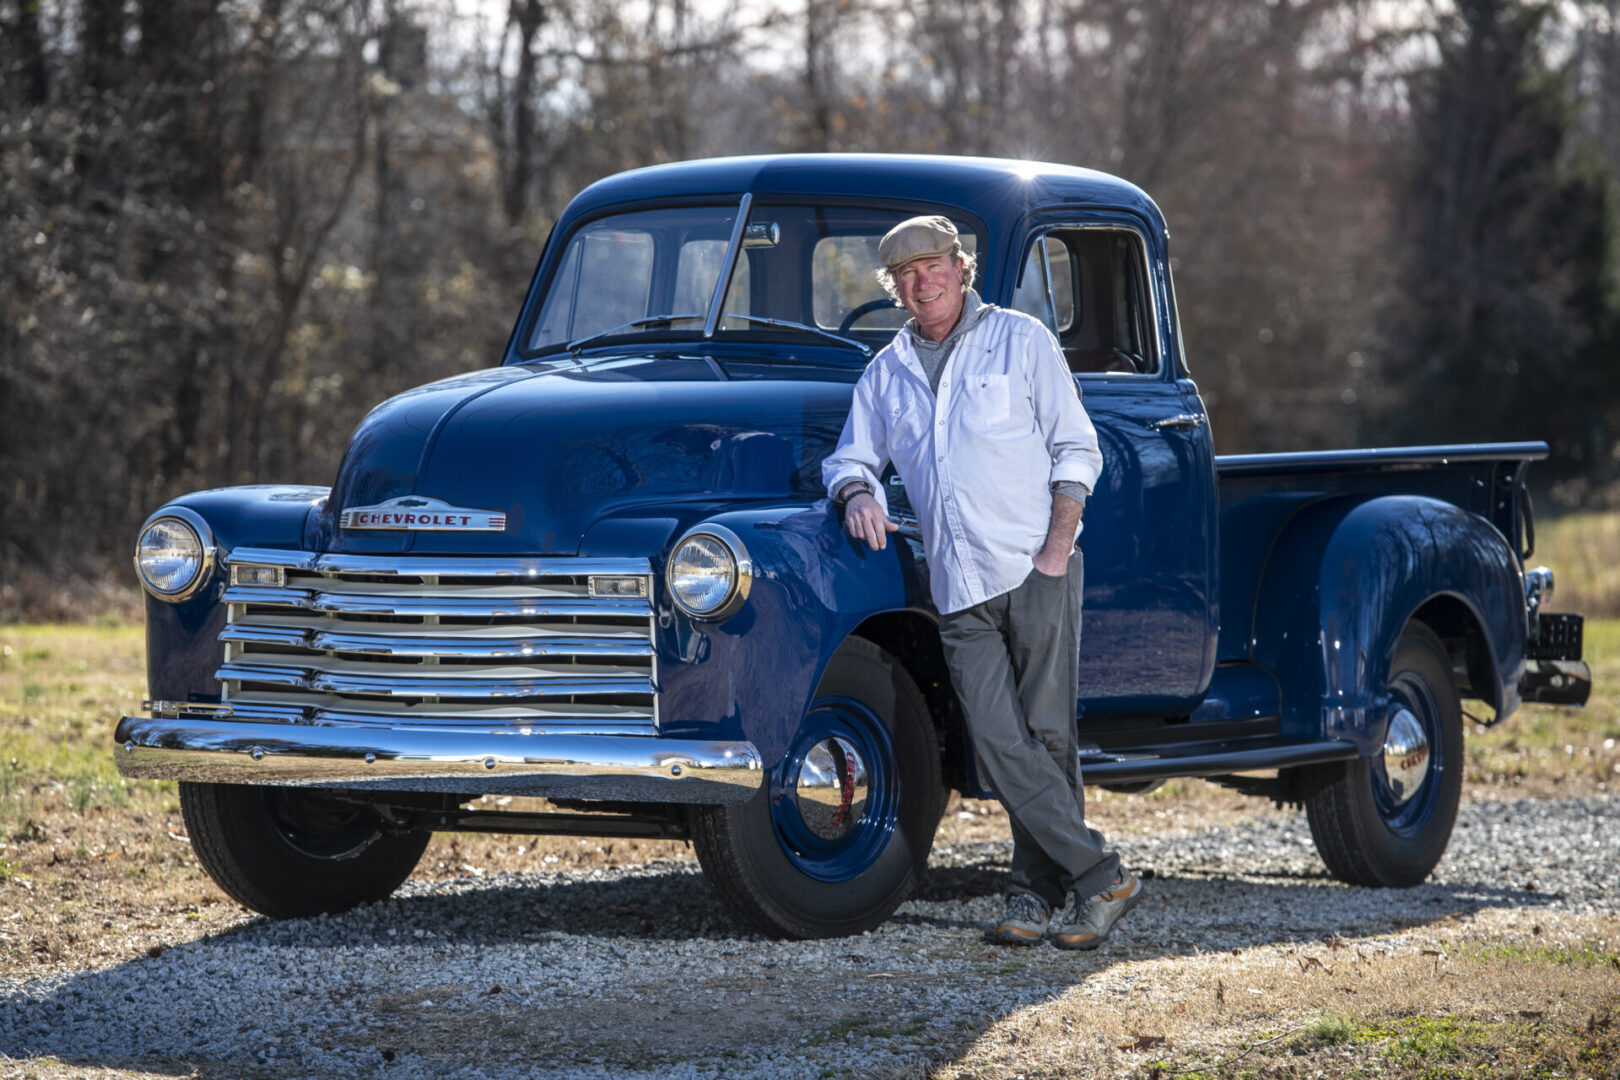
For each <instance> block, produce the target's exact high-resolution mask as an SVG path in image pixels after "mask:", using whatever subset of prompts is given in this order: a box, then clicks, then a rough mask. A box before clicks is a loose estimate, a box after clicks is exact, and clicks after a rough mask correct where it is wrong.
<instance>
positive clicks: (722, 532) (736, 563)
mask: <svg viewBox="0 0 1620 1080" xmlns="http://www.w3.org/2000/svg"><path fill="white" fill-rule="evenodd" d="M700 537H703V538H708V539H711V540H716V541H718V542H719V544H720V546H721V547H722V548H724V549H725V551H726V553H727V554H728V555H729V556H730V557H731V562H732V580H731V587H730V589H729V590H727V592H726V594H725V596H724V597H723V598H722V599H721V600H720V602H719V603H718V604H717V605H715V606H714V607H713V608H710V609H708V610H706V611H699V610H697V609H696V608H693V607H689V606H688V605H687V604H686V603H685V602H683V601H682V599H681V594H680V591H679V590H678V589H676V588H675V559H676V556H677V555H679V554H680V552H681V549H682V548H683V547H685V546H686V545H687V544H688V543H690V542H691V541H693V540H695V539H698V538H700ZM753 585H754V562H753V559H752V558H750V556H749V554H748V547H747V545H745V544H744V543H743V542H742V538H741V537H740V536H738V535H737V534H736V533H734V532H732V531H731V530H730V529H728V528H726V527H725V526H724V525H717V524H715V523H713V522H708V523H705V524H702V525H696V526H693V527H692V528H690V529H688V530H686V532H684V533H682V534H681V537H680V539H679V540H677V541H675V543H674V545H673V546H672V547H671V548H670V549H669V558H668V559H666V560H665V561H664V587H665V588H667V589H668V590H669V597H670V601H671V602H672V603H673V604H674V605H675V606H676V607H677V608H679V609H680V611H681V613H682V614H684V615H687V616H688V617H690V618H693V619H699V620H701V621H703V622H716V621H719V620H721V619H726V618H730V617H731V616H732V615H735V614H736V613H737V611H738V609H739V608H741V607H742V606H743V604H744V603H745V602H746V601H747V600H748V593H749V591H750V590H751V589H752V588H753Z"/></svg>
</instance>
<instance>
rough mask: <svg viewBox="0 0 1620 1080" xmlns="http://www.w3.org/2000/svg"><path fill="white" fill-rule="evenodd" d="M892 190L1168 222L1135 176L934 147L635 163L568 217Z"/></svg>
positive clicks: (1008, 213) (978, 207)
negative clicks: (642, 206)
mask: <svg viewBox="0 0 1620 1080" xmlns="http://www.w3.org/2000/svg"><path fill="white" fill-rule="evenodd" d="M744 192H752V193H753V194H754V196H755V198H762V197H774V196H816V197H835V198H849V197H864V198H874V197H885V198H893V199H904V200H909V201H918V202H926V203H930V204H943V205H946V206H954V207H959V208H961V209H963V210H966V211H968V212H969V213H971V214H974V215H976V216H978V217H980V218H982V219H983V220H984V221H985V223H986V224H987V225H990V226H991V228H992V229H994V228H996V227H997V226H1003V225H1006V224H1009V223H1010V222H1011V220H1012V219H1013V218H1015V217H1017V216H1019V215H1021V214H1022V213H1025V212H1027V211H1029V210H1031V209H1035V208H1038V207H1042V206H1058V205H1062V206H1109V207H1116V208H1119V209H1126V210H1135V211H1137V212H1138V213H1141V214H1142V215H1143V216H1144V217H1146V218H1147V219H1148V220H1149V221H1150V222H1154V223H1162V221H1163V217H1162V215H1161V214H1160V213H1159V209H1158V207H1157V206H1156V205H1154V202H1153V200H1152V199H1150V198H1149V197H1148V195H1147V193H1146V192H1144V191H1143V190H1142V189H1141V188H1139V187H1137V186H1136V185H1135V184H1131V183H1128V182H1127V181H1124V180H1121V179H1120V178H1119V177H1117V176H1111V175H1109V174H1108V173H1104V172H1097V171H1095V170H1092V169H1082V168H1077V167H1075V166H1072V165H1054V164H1051V163H1048V162H1042V161H1019V160H1012V159H1006V158H979V157H948V156H943V155H924V154H768V155H759V156H754V157H727V158H707V159H703V160H698V161H683V162H677V163H674V164H669V165H653V166H649V167H647V168H643V169H633V170H631V171H629V172H622V173H618V174H615V175H613V176H609V177H606V178H604V179H602V180H598V181H597V182H596V183H594V184H592V185H590V186H589V187H587V188H586V189H585V190H584V191H582V192H580V193H579V195H577V196H576V197H575V198H574V200H573V201H572V202H571V203H569V205H568V209H567V210H566V211H565V212H564V214H563V219H564V220H567V219H570V218H574V217H577V216H579V215H581V214H586V213H590V212H592V211H595V210H598V209H601V208H603V207H606V206H611V205H615V204H619V203H635V202H645V201H647V200H654V199H666V200H667V199H685V198H701V197H704V196H711V197H712V196H727V195H735V196H737V197H741V196H742V194H743V193H744Z"/></svg>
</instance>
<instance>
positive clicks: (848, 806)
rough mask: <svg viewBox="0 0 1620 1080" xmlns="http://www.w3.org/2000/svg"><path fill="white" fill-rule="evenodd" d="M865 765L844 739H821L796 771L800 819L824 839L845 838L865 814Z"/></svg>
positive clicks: (849, 743) (852, 745) (851, 745)
mask: <svg viewBox="0 0 1620 1080" xmlns="http://www.w3.org/2000/svg"><path fill="white" fill-rule="evenodd" d="M866 790H867V781H866V763H865V762H864V761H862V760H861V755H860V754H859V753H857V752H856V750H855V746H854V744H853V743H851V742H850V741H849V740H847V739H841V738H838V737H836V736H835V737H833V738H830V739H823V740H821V741H820V742H818V743H816V745H815V746H813V747H811V748H810V752H809V753H808V754H806V755H805V756H804V765H803V766H802V767H800V769H799V781H798V795H799V816H800V817H801V818H803V819H804V824H805V827H806V828H808V829H809V830H810V831H811V832H812V833H814V834H815V835H816V836H818V837H820V838H821V839H823V840H837V839H839V838H840V837H842V836H845V835H847V834H848V833H849V831H850V830H851V829H852V828H854V827H855V823H856V822H858V821H860V820H861V815H862V814H864V813H865V812H866Z"/></svg>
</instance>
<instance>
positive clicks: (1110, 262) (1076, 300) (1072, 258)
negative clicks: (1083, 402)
mask: <svg viewBox="0 0 1620 1080" xmlns="http://www.w3.org/2000/svg"><path fill="white" fill-rule="evenodd" d="M1012 306H1013V307H1014V308H1016V309H1017V310H1019V311H1022V312H1025V313H1026V314H1029V315H1033V316H1035V317H1036V318H1037V319H1040V320H1041V321H1042V322H1044V323H1045V324H1046V325H1047V327H1048V328H1049V329H1050V330H1052V332H1053V333H1054V334H1055V335H1056V336H1057V339H1058V343H1059V344H1060V345H1061V346H1062V347H1063V355H1064V358H1065V359H1067V360H1068V362H1069V370H1071V371H1074V372H1078V373H1080V374H1109V375H1155V374H1157V373H1158V371H1159V350H1158V345H1157V342H1156V341H1155V339H1154V335H1153V300H1152V292H1151V290H1150V289H1149V288H1148V285H1147V268H1146V265H1145V263H1144V260H1143V257H1142V241H1141V238H1140V237H1139V236H1138V235H1137V234H1136V233H1134V232H1132V231H1131V230H1129V229H1107V228H1102V229H1099V228H1067V229H1065V228H1058V229H1050V230H1048V231H1046V232H1044V233H1042V234H1041V235H1040V236H1039V237H1037V238H1036V241H1033V242H1031V244H1030V246H1029V251H1028V254H1027V255H1026V256H1025V258H1024V261H1023V264H1022V267H1021V270H1020V274H1019V279H1018V282H1017V286H1016V288H1015V289H1014V291H1013V300H1012Z"/></svg>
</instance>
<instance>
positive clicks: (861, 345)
mask: <svg viewBox="0 0 1620 1080" xmlns="http://www.w3.org/2000/svg"><path fill="white" fill-rule="evenodd" d="M721 318H722V319H742V320H743V321H744V322H751V323H760V324H762V325H764V326H780V327H783V328H785V329H788V330H808V331H810V332H811V333H812V334H819V335H820V336H822V337H824V338H831V339H832V340H833V341H836V342H838V343H840V344H842V345H852V346H854V347H855V348H857V349H859V350H861V352H862V353H864V354H865V355H867V356H871V355H872V346H870V345H868V344H866V343H865V342H864V341H856V340H855V339H854V338H847V337H844V336H843V335H842V334H835V333H833V332H832V331H831V330H823V329H822V328H821V327H819V326H811V325H810V324H809V323H802V322H793V321H792V320H791V319H767V318H766V317H765V316H763V315H744V314H743V313H742V312H740V311H728V312H726V313H725V314H724V315H722V316H721Z"/></svg>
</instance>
